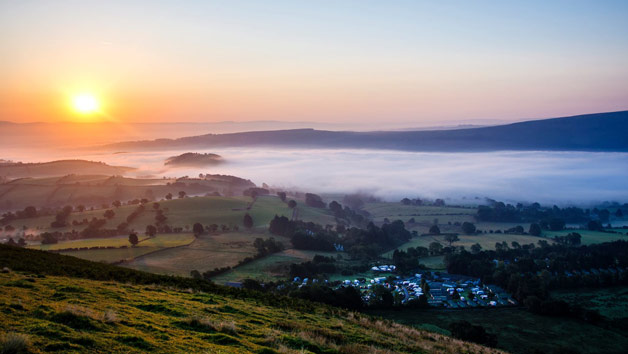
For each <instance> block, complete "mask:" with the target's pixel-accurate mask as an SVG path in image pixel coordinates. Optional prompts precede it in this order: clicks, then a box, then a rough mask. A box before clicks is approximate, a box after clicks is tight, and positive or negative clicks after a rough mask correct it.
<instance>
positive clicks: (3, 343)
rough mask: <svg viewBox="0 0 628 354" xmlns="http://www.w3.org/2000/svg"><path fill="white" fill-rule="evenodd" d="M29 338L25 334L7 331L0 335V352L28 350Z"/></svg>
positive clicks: (4, 353) (9, 353)
mask: <svg viewBox="0 0 628 354" xmlns="http://www.w3.org/2000/svg"><path fill="white" fill-rule="evenodd" d="M28 344H29V340H28V337H27V336H26V335H25V334H21V333H7V334H5V335H3V336H1V337H0V354H18V353H26V352H28Z"/></svg>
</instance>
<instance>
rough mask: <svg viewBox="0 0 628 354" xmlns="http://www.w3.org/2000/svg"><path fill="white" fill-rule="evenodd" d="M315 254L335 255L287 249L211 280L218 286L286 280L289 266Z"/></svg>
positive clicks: (306, 259) (309, 259) (307, 259)
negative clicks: (252, 280)
mask: <svg viewBox="0 0 628 354" xmlns="http://www.w3.org/2000/svg"><path fill="white" fill-rule="evenodd" d="M317 254H320V255H324V256H332V257H335V256H336V254H337V253H329V252H317V251H303V250H295V249H287V250H284V251H282V252H279V253H274V254H271V255H269V256H266V257H264V258H261V259H258V260H255V261H253V262H251V263H248V264H245V265H242V266H239V267H237V268H234V269H231V270H229V271H227V272H225V273H223V274H220V275H217V276H215V277H213V278H212V280H213V281H215V282H216V283H219V284H224V283H227V282H237V281H241V280H243V279H256V280H259V281H282V280H286V279H287V275H288V270H289V268H290V264H292V263H302V262H307V261H311V260H312V258H314V256H315V255H317Z"/></svg>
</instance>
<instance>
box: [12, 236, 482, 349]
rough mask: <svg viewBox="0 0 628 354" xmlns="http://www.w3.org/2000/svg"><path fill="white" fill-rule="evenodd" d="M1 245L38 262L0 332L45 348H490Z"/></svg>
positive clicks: (21, 279) (20, 264) (18, 284)
mask: <svg viewBox="0 0 628 354" xmlns="http://www.w3.org/2000/svg"><path fill="white" fill-rule="evenodd" d="M0 253H1V254H2V258H0V266H7V265H12V266H15V267H16V268H18V269H22V270H27V269H30V271H29V272H27V273H22V272H15V271H11V272H9V273H6V272H3V273H0V313H2V319H3V320H2V321H0V334H1V333H8V332H18V333H22V334H26V335H27V336H28V337H29V340H30V343H31V344H30V346H29V349H30V350H31V351H32V352H35V353H40V352H48V351H62V352H67V351H76V352H85V353H88V352H89V353H105V352H107V353H108V352H125V353H141V352H147V351H151V352H159V353H172V352H206V353H220V352H222V353H251V352H255V353H274V352H284V353H307V352H314V353H369V352H370V353H393V352H395V353H397V352H399V353H403V352H407V353H421V352H425V353H427V352H430V353H431V352H468V353H471V352H484V353H487V352H489V349H487V348H482V347H479V346H477V345H473V344H469V343H464V342H461V341H458V340H454V339H451V338H449V337H445V336H442V335H439V334H435V333H428V332H425V331H420V330H415V329H411V328H408V327H405V326H402V325H398V324H396V323H393V322H388V321H382V320H375V319H372V318H370V317H367V316H364V315H359V314H354V313H348V312H346V311H343V310H339V309H334V308H330V307H327V306H323V305H316V304H313V303H308V302H304V301H294V302H290V301H285V300H282V299H271V298H270V297H264V296H263V294H259V293H255V292H246V291H239V290H236V289H227V288H222V287H216V286H211V285H210V284H207V283H205V284H207V285H203V286H202V288H204V289H206V291H205V292H199V291H193V290H191V289H189V290H178V289H176V288H172V287H165V286H160V285H132V284H130V283H119V282H116V281H114V280H113V279H136V280H135V281H136V282H142V283H145V282H155V283H161V282H166V283H164V284H176V283H173V282H172V281H173V280H176V279H174V278H168V277H160V276H152V275H149V274H145V273H141V272H134V271H130V270H125V269H123V268H118V267H113V266H107V265H103V264H98V263H90V262H86V261H81V260H78V259H75V258H71V257H63V256H59V255H52V254H46V253H41V252H38V251H27V250H20V249H16V248H13V247H6V246H0ZM25 257H28V261H26V260H25V259H24V258H25ZM32 272H36V273H38V274H40V275H38V276H34V275H32ZM42 273H47V274H48V275H43V274H42ZM51 274H76V276H81V277H85V276H87V277H88V278H93V279H96V278H98V279H102V280H101V281H97V280H88V279H82V278H73V277H67V276H59V275H51ZM129 277H131V278H129ZM106 278H109V279H111V280H104V279H106ZM184 284H190V286H194V284H197V285H202V284H203V283H202V282H198V281H192V280H183V281H182V282H181V283H180V285H183V286H185V285H184ZM291 304H292V305H291ZM296 308H302V309H303V312H301V311H297V310H296ZM306 308H307V310H306Z"/></svg>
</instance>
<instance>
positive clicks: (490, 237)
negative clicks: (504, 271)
mask: <svg viewBox="0 0 628 354" xmlns="http://www.w3.org/2000/svg"><path fill="white" fill-rule="evenodd" d="M458 238H459V239H460V241H456V242H454V243H453V246H464V248H465V249H466V250H470V248H471V246H472V245H474V244H476V243H479V244H480V246H482V249H490V250H492V249H495V243H497V242H499V243H501V242H504V241H505V242H507V243H508V246H509V247H511V242H513V241H516V242H519V244H521V245H525V244H530V243H534V244H535V245H536V243H537V242H538V241H539V240H545V241H548V242H549V243H552V242H553V241H552V240H550V239H547V238H543V237H536V236H530V235H509V234H479V235H473V236H471V235H458ZM432 242H438V243H440V244H442V245H443V246H449V242H447V241H445V236H418V237H413V238H412V239H411V240H410V241H409V242H406V243H405V244H403V245H402V246H401V247H398V249H400V250H406V249H408V248H410V247H429V245H430V243H432ZM392 252H393V251H390V252H386V253H384V254H383V256H384V257H391V256H392Z"/></svg>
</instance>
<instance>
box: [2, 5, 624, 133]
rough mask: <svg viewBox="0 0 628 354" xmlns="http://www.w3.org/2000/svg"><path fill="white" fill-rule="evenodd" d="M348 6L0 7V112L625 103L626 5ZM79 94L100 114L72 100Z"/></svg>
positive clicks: (400, 118)
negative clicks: (93, 101) (93, 99)
mask: <svg viewBox="0 0 628 354" xmlns="http://www.w3.org/2000/svg"><path fill="white" fill-rule="evenodd" d="M350 4H351V2H347V3H343V4H337V3H335V2H330V3H327V4H319V5H315V4H303V3H301V4H294V3H291V2H281V1H277V2H271V3H267V4H265V5H264V6H262V5H260V4H256V3H255V2H244V3H243V2H234V4H233V5H224V3H223V5H220V4H219V3H214V2H187V3H185V6H182V5H179V6H178V5H176V3H174V2H165V3H164V2H151V1H147V2H133V3H128V2H122V1H111V2H107V3H101V4H89V5H86V4H84V3H83V2H80V1H59V2H54V3H53V2H44V1H42V2H2V4H0V23H1V25H0V33H1V34H0V45H1V47H2V52H3V53H2V59H0V60H2V65H0V77H1V78H2V80H0V120H9V121H14V122H31V121H67V120H73V121H81V120H87V121H90V120H99V119H103V120H112V121H123V122H168V121H223V120H235V121H252V120H284V121H316V122H351V123H356V124H357V123H359V122H362V121H366V122H375V121H391V122H392V121H394V122H408V124H412V123H416V122H420V123H426V122H430V123H433V124H438V123H439V122H442V121H455V120H463V119H464V120H466V119H505V120H508V119H511V120H515V119H525V118H535V117H552V116H561V115H570V114H579V113H588V112H599V111H614V110H622V109H627V108H628V66H626V65H625V63H626V62H628V39H627V38H628V28H627V27H628V25H627V24H626V21H625V18H626V17H627V16H628V11H627V6H626V4H625V3H622V2H608V3H605V4H602V5H595V4H577V5H571V6H567V5H568V4H572V3H564V4H562V5H564V6H561V5H560V4H552V5H547V4H544V3H542V2H539V3H528V4H525V6H523V5H522V6H521V7H518V6H515V5H501V6H490V7H484V10H482V8H483V7H482V6H481V5H477V6H476V5H473V6H468V5H467V6H463V5H461V4H464V3H461V4H458V5H457V6H450V5H436V4H430V5H428V4H417V3H416V2H406V1H399V2H392V3H391V4H389V5H384V4H382V3H378V2H360V3H359V4H360V5H361V6H360V7H355V6H351V5H350ZM356 4H358V3H353V5H356ZM513 16H514V17H513ZM81 92H90V93H93V94H94V95H95V96H97V97H98V98H99V99H100V101H101V105H102V112H101V114H97V115H92V116H85V115H78V114H76V112H73V111H72V109H71V108H70V106H69V102H70V100H71V97H72V96H73V95H76V94H78V93H81Z"/></svg>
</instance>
